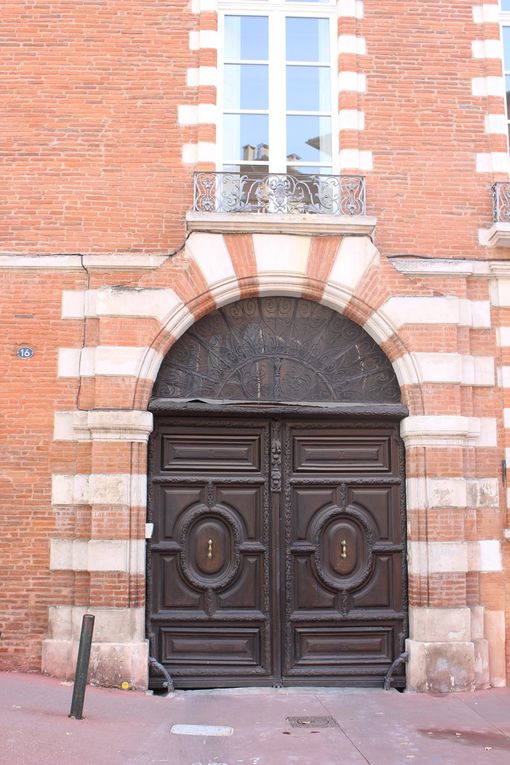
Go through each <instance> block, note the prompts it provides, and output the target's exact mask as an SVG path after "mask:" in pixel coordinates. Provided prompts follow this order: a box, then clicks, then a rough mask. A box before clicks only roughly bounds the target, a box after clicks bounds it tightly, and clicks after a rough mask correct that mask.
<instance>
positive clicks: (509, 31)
mask: <svg viewBox="0 0 510 765" xmlns="http://www.w3.org/2000/svg"><path fill="white" fill-rule="evenodd" d="M509 2H510V0H509ZM502 31H503V48H504V52H505V55H504V58H505V71H507V72H508V71H510V27H503V30H502Z"/></svg>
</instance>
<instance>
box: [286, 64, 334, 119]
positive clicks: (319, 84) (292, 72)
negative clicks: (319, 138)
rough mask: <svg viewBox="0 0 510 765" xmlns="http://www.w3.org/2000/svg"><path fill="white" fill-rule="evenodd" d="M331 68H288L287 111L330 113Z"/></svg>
mask: <svg viewBox="0 0 510 765" xmlns="http://www.w3.org/2000/svg"><path fill="white" fill-rule="evenodd" d="M329 77H330V73H329V68H327V67H324V66H288V67H287V110H289V111H304V112H306V111H309V112H329V110H330V108H331V107H330V103H331V88H330V79H329Z"/></svg>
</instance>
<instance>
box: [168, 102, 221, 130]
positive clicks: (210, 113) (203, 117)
mask: <svg viewBox="0 0 510 765" xmlns="http://www.w3.org/2000/svg"><path fill="white" fill-rule="evenodd" d="M177 120H178V122H179V125H209V124H210V125H214V124H216V121H217V109H216V106H215V104H181V105H180V106H178V107H177Z"/></svg>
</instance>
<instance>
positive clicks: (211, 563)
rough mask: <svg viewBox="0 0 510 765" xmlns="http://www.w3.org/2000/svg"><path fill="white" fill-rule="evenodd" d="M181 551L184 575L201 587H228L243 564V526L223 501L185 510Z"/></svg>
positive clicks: (204, 588)
mask: <svg viewBox="0 0 510 765" xmlns="http://www.w3.org/2000/svg"><path fill="white" fill-rule="evenodd" d="M179 541H180V544H181V552H180V555H179V559H180V565H181V570H182V573H183V576H184V577H185V578H186V579H187V580H188V582H189V583H190V584H191V585H193V586H194V587H197V588H198V589H201V590H217V589H221V588H223V587H226V586H227V585H229V584H230V582H231V581H232V579H233V578H234V577H235V575H236V574H237V571H238V569H239V564H240V552H239V544H240V542H241V527H240V525H239V522H238V520H237V518H236V517H235V515H234V514H233V513H232V512H231V511H229V510H227V509H226V508H224V507H221V506H220V505H216V506H214V507H211V508H209V507H206V506H205V505H199V506H198V507H197V506H195V507H194V508H192V509H188V510H187V511H186V512H185V513H184V519H183V524H182V527H181V533H180V540H179Z"/></svg>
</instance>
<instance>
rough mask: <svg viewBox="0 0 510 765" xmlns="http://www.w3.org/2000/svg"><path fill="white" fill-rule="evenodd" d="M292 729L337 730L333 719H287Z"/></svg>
mask: <svg viewBox="0 0 510 765" xmlns="http://www.w3.org/2000/svg"><path fill="white" fill-rule="evenodd" d="M287 720H288V721H289V722H290V724H291V727H292V728H338V723H337V721H336V720H335V718H334V717H287Z"/></svg>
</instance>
